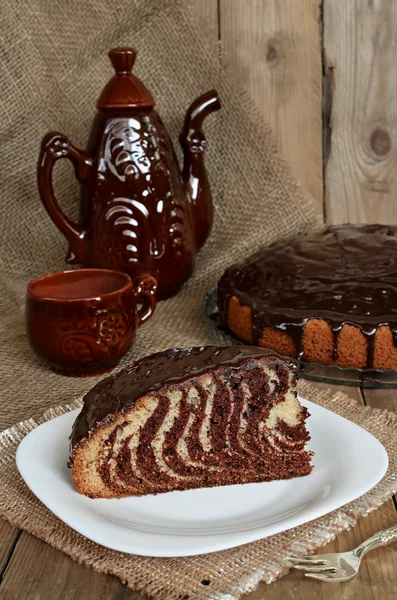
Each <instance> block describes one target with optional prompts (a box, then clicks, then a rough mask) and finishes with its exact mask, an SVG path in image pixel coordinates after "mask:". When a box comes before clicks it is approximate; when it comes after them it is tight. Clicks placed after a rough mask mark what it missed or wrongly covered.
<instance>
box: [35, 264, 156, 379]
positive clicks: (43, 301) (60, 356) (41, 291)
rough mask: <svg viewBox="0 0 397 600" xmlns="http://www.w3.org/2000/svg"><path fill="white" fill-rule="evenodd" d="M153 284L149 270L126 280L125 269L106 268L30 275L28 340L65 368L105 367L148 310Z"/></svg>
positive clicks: (132, 336) (73, 371)
mask: <svg viewBox="0 0 397 600" xmlns="http://www.w3.org/2000/svg"><path fill="white" fill-rule="evenodd" d="M156 288H157V282H156V280H155V279H154V278H153V277H151V276H150V275H141V276H138V277H136V278H135V279H134V281H131V279H130V277H129V276H128V275H126V274H125V273H121V272H118V271H108V270H106V269H78V270H76V271H60V272H58V273H52V274H50V275H44V276H43V277H39V278H38V279H34V280H33V281H31V282H30V283H29V285H28V288H27V294H26V327H27V334H28V339H29V342H30V344H31V346H32V348H33V349H34V350H35V351H36V352H37V354H39V355H40V356H41V357H42V358H44V359H45V360H46V361H47V362H48V363H49V365H50V366H51V367H52V368H54V369H55V370H57V371H60V372H63V373H65V374H69V375H85V374H87V375H88V374H94V373H100V372H104V371H107V370H109V369H111V368H113V367H114V366H115V365H116V364H117V363H118V361H119V360H120V358H121V357H122V356H123V355H124V354H125V353H126V352H127V350H128V349H129V348H130V346H131V345H132V343H133V342H134V339H135V334H136V330H137V328H138V327H140V326H141V325H142V324H143V323H145V322H146V321H147V320H148V319H149V318H150V316H151V315H152V313H153V311H154V308H155V305H156ZM138 307H139V308H138Z"/></svg>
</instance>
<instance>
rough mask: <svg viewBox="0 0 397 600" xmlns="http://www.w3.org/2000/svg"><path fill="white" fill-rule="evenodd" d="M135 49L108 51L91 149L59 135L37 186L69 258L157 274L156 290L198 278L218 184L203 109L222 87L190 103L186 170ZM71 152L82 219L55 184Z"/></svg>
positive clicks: (52, 138) (44, 155)
mask: <svg viewBox="0 0 397 600" xmlns="http://www.w3.org/2000/svg"><path fill="white" fill-rule="evenodd" d="M135 56H136V51H135V50H133V49H132V48H115V49H113V50H111V51H110V52H109V57H110V60H111V62H112V64H113V67H114V69H115V71H116V75H115V76H114V77H113V78H112V79H111V80H110V81H109V82H108V84H107V85H106V86H105V88H104V89H103V91H102V94H101V95H100V97H99V100H98V102H97V108H98V113H97V115H96V117H95V120H94V123H93V126H92V130H91V135H90V138H89V141H88V147H87V150H86V151H83V150H80V149H78V148H76V147H75V146H73V145H72V144H71V143H70V141H69V140H68V138H67V137H66V136H64V135H62V134H60V133H56V132H51V133H48V134H47V135H46V136H45V137H44V139H43V142H42V147H41V153H40V159H39V164H38V185H39V191H40V195H41V199H42V201H43V204H44V206H45V208H46V210H47V212H48V214H49V215H50V217H51V219H52V220H53V221H54V223H55V225H56V226H57V227H58V228H59V229H60V231H61V232H62V233H63V234H64V236H65V237H66V238H67V240H68V242H69V254H68V256H67V262H68V263H82V264H84V265H85V266H88V267H102V268H107V269H115V270H118V271H125V272H126V273H128V274H129V275H131V276H133V277H134V276H135V275H138V274H140V273H142V272H145V273H151V274H152V275H153V276H154V277H155V278H156V279H157V281H158V298H159V299H163V298H167V297H169V296H172V295H173V294H175V293H176V292H177V291H178V290H179V288H180V287H181V285H182V284H183V283H184V282H185V281H186V280H187V279H188V278H189V277H190V275H191V274H192V272H193V269H194V262H195V255H196V253H197V252H198V250H200V248H201V247H202V246H203V244H204V243H205V241H206V239H207V237H208V235H209V233H210V230H211V226H212V218H213V208H212V198H211V192H210V188H209V184H208V179H207V175H206V171H205V167H204V150H205V138H204V135H203V132H202V130H201V127H202V124H203V121H204V119H205V117H206V116H207V115H208V114H210V113H211V112H213V111H215V110H218V109H219V108H220V104H219V99H218V96H217V93H216V92H215V91H210V92H207V93H206V94H204V95H203V96H200V97H199V98H197V100H195V101H194V102H193V104H192V105H191V106H190V108H189V109H188V111H187V114H186V117H185V123H184V126H183V130H182V133H181V136H180V142H181V145H182V147H183V151H184V165H183V170H182V173H181V172H180V170H179V166H178V163H177V160H176V156H175V153H174V150H173V147H172V144H171V140H170V138H169V136H168V134H167V131H166V130H165V127H164V125H163V123H162V121H161V119H160V117H159V115H158V114H157V112H156V111H155V110H154V108H153V107H154V100H153V98H152V96H151V94H150V92H149V91H148V90H147V89H146V88H145V87H144V85H143V84H142V82H141V81H140V80H139V79H137V77H135V75H133V74H132V73H131V70H132V66H133V64H134V60H135ZM59 158H69V159H70V160H71V161H72V163H73V165H74V168H75V173H76V177H77V179H78V180H79V181H80V182H81V183H82V187H81V207H80V222H79V224H77V223H73V222H72V221H70V219H68V217H66V215H64V214H63V212H62V211H61V209H60V208H59V205H58V203H57V201H56V198H55V195H54V191H53V187H52V169H53V166H54V163H55V161H56V160H58V159H59Z"/></svg>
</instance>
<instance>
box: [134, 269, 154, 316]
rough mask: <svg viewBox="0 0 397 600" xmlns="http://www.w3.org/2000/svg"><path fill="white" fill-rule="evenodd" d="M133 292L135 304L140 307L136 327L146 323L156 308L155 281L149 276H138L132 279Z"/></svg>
mask: <svg viewBox="0 0 397 600" xmlns="http://www.w3.org/2000/svg"><path fill="white" fill-rule="evenodd" d="M134 290H135V297H136V299H137V302H141V303H142V306H141V308H140V309H139V310H138V327H140V326H141V325H143V324H144V323H146V321H147V320H148V319H150V317H151V316H152V314H153V312H154V309H155V307H156V290H157V281H156V279H155V278H154V277H152V276H151V275H139V276H138V277H136V278H135V279H134Z"/></svg>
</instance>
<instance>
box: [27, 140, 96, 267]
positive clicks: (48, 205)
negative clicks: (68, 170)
mask: <svg viewBox="0 0 397 600" xmlns="http://www.w3.org/2000/svg"><path fill="white" fill-rule="evenodd" d="M59 158H69V159H70V160H71V161H72V163H73V166H74V170H75V173H76V177H77V179H78V180H79V181H80V182H81V183H86V181H87V178H88V174H89V170H90V167H91V166H92V162H93V161H92V159H91V158H90V157H89V156H88V154H87V153H86V152H84V151H83V150H79V149H78V148H75V147H74V146H73V145H72V144H71V143H70V141H69V140H68V138H67V137H66V136H64V135H62V134H61V133H57V132H53V131H52V132H50V133H47V135H46V136H45V137H44V138H43V141H42V143H41V150H40V157H39V164H38V167H37V181H38V186H39V192H40V197H41V201H42V202H43V204H44V207H45V209H46V211H47V212H48V214H49V215H50V217H51V219H52V220H53V222H54V223H55V225H56V226H57V227H58V229H59V230H60V231H61V232H62V233H63V235H64V236H65V237H66V239H67V240H68V242H69V247H70V251H69V255H68V262H69V263H83V262H84V261H85V259H86V241H85V235H86V231H85V230H84V229H83V228H82V227H81V226H80V225H78V224H77V223H73V221H71V220H70V219H68V217H67V216H66V215H65V214H64V213H63V212H62V210H61V209H60V207H59V204H58V202H57V200H56V198H55V195H54V189H53V187H52V169H53V167H54V164H55V162H56V161H57V160H58V159H59Z"/></svg>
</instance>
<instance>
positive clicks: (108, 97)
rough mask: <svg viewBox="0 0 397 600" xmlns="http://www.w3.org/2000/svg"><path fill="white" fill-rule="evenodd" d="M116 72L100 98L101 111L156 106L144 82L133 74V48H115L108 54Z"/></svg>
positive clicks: (134, 54) (98, 106)
mask: <svg viewBox="0 0 397 600" xmlns="http://www.w3.org/2000/svg"><path fill="white" fill-rule="evenodd" d="M108 56H109V58H110V61H111V63H112V65H113V67H114V70H115V71H116V74H115V75H113V77H112V79H111V80H110V81H108V83H107V84H106V85H105V87H104V88H103V90H102V93H101V95H100V96H99V98H98V102H97V108H99V110H111V109H114V110H118V109H125V108H141V107H152V106H154V100H153V97H152V95H151V93H150V92H149V90H147V89H146V88H145V86H144V85H143V83H142V81H141V80H140V79H138V78H137V77H136V75H134V74H133V73H131V70H132V67H133V66H134V62H135V58H136V50H134V49H133V48H113V50H110V52H109V54H108Z"/></svg>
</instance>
